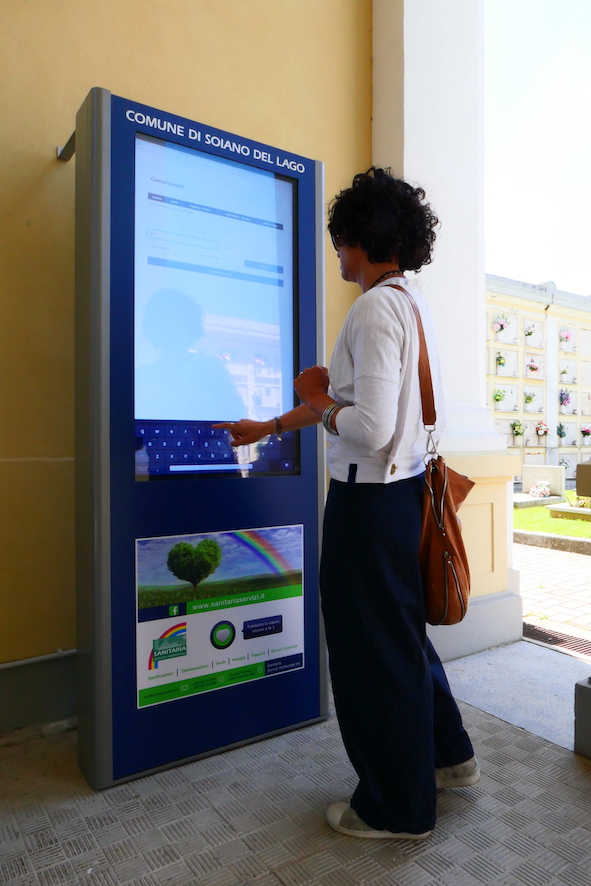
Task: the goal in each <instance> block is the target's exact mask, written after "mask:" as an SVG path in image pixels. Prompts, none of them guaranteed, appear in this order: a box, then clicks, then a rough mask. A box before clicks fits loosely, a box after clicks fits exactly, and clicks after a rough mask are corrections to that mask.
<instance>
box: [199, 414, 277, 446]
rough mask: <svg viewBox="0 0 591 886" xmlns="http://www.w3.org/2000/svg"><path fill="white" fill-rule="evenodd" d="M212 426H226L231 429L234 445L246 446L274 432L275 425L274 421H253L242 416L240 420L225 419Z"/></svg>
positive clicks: (231, 441)
mask: <svg viewBox="0 0 591 886" xmlns="http://www.w3.org/2000/svg"><path fill="white" fill-rule="evenodd" d="M212 428H226V429H227V430H228V431H230V434H231V435H232V439H231V440H230V443H231V444H232V446H245V445H246V444H248V443H258V441H259V440H262V438H263V437H267V436H268V435H269V434H272V433H273V431H274V429H275V426H274V423H273V422H272V421H253V420H252V419H250V418H241V419H240V421H224V422H220V424H217V425H212Z"/></svg>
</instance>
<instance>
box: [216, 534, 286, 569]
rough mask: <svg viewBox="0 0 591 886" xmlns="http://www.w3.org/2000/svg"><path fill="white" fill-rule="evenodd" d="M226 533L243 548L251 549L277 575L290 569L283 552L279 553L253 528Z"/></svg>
mask: <svg viewBox="0 0 591 886" xmlns="http://www.w3.org/2000/svg"><path fill="white" fill-rule="evenodd" d="M228 535H229V536H230V537H231V538H234V539H236V541H237V542H239V543H240V544H241V545H244V547H245V548H248V549H249V550H250V551H252V553H254V554H255V555H256V556H257V557H258V558H259V559H260V560H262V561H263V562H264V563H265V564H266V565H267V566H270V567H271V570H272V571H273V572H276V573H277V574H278V575H282V574H283V573H285V572H290V571H291V569H292V567H291V565H290V564H289V563H288V561H287V560H286V559H285V557H284V556H283V554H280V553H279V551H278V550H277V548H275V547H274V546H273V545H272V544H271V543H270V542H269V541H267V539H266V538H264V537H263V536H262V535H261V534H260V533H259V532H257V531H256V530H255V529H243V530H240V531H237V532H229V533H228Z"/></svg>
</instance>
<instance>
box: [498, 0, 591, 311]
mask: <svg viewBox="0 0 591 886" xmlns="http://www.w3.org/2000/svg"><path fill="white" fill-rule="evenodd" d="M485 15H486V18H485V35H486V36H485V40H486V45H485V235H486V242H485V247H486V251H485V268H486V272H487V273H488V274H498V275H500V276H501V277H510V278H512V279H514V280H521V281H523V282H525V283H533V284H538V283H543V282H546V281H549V280H552V281H553V282H554V283H555V284H556V286H557V288H558V289H561V290H564V291H566V292H574V293H577V294H579V295H590V294H591V0H485Z"/></svg>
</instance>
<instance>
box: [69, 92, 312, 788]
mask: <svg viewBox="0 0 591 886" xmlns="http://www.w3.org/2000/svg"><path fill="white" fill-rule="evenodd" d="M76 154H77V160H76V163H77V172H76V192H77V196H76V299H77V321H76V324H77V327H76V349H77V384H76V423H77V452H76V456H77V478H76V496H77V584H78V598H79V599H78V611H79V615H78V629H79V644H78V645H79V660H80V765H81V768H82V770H83V771H84V773H85V774H86V776H87V778H88V779H89V781H90V783H91V784H92V785H93V786H94V787H97V788H102V787H106V786H108V785H110V784H113V783H116V782H119V781H123V780H126V779H129V778H133V777H135V776H137V775H139V774H144V773H146V772H150V771H154V770H157V769H160V768H164V767H168V766H172V765H176V764H178V763H180V762H183V761H187V760H190V759H195V758H196V757H199V756H203V755H206V754H212V753H215V752H216V751H219V750H221V749H225V748H228V747H232V746H235V745H237V744H243V743H246V742H250V741H254V740H257V739H260V738H262V737H264V736H268V735H271V734H274V733H277V732H280V731H284V730H287V729H293V728H295V727H297V726H301V725H304V724H307V723H311V722H314V721H316V720H318V719H321V718H323V717H325V716H326V715H327V694H326V679H327V678H326V666H325V650H324V646H323V641H322V637H321V626H320V616H319V601H318V586H317V570H318V555H319V549H318V545H319V511H320V508H321V504H322V501H323V477H324V468H323V458H322V455H321V453H322V438H321V437H320V435H319V433H318V431H317V429H315V428H310V429H306V430H304V431H302V432H301V433H292V434H285V435H283V436H282V437H281V438H277V437H275V436H272V437H269V438H266V439H265V440H263V441H261V442H260V443H259V444H257V445H256V446H248V447H241V448H240V449H238V450H235V449H233V448H232V447H231V446H230V445H229V438H228V435H227V432H226V431H223V430H220V429H216V428H215V427H213V425H215V424H216V423H219V422H224V421H232V420H236V419H238V418H241V417H246V418H252V419H256V420H268V419H269V418H272V417H273V416H275V415H279V414H281V413H283V412H286V411H287V410H289V409H290V408H292V407H293V406H294V405H296V400H295V398H294V393H293V386H292V380H293V377H294V376H295V375H296V374H297V372H298V371H299V369H300V368H303V367H304V366H309V365H313V364H314V363H315V362H317V361H318V360H321V359H322V310H323V299H322V271H323V269H322V245H321V244H322V167H321V164H319V163H318V162H314V161H310V160H308V159H307V158H304V157H300V156H297V155H295V154H293V153H289V152H287V151H283V150H278V149H276V148H273V147H270V146H269V145H265V144H261V143H258V142H254V141H252V140H250V139H247V138H244V137H241V136H236V135H233V134H231V133H226V132H222V131H220V130H217V129H213V128H211V127H209V126H206V125H203V124H201V123H197V122H195V121H193V120H188V119H185V118H182V117H178V116H175V115H172V114H169V113H167V112H164V111H159V110H156V109H154V108H149V107H146V106H143V105H138V104H136V103H134V102H131V101H128V100H126V99H123V98H119V97H116V96H111V94H110V93H109V92H107V91H106V90H101V89H93V90H92V91H91V92H90V94H89V96H88V97H87V99H86V101H85V103H84V104H83V106H82V108H81V109H80V112H79V114H78V117H77V123H76ZM319 443H320V445H319Z"/></svg>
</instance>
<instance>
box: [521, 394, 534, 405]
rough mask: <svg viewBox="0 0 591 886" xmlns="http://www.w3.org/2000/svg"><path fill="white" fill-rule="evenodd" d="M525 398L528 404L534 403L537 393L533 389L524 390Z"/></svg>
mask: <svg viewBox="0 0 591 886" xmlns="http://www.w3.org/2000/svg"><path fill="white" fill-rule="evenodd" d="M523 399H524V400H525V402H526V403H528V404H529V403H533V402H534V400H535V399H536V395H535V394H534V392H533V391H524V392H523Z"/></svg>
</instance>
